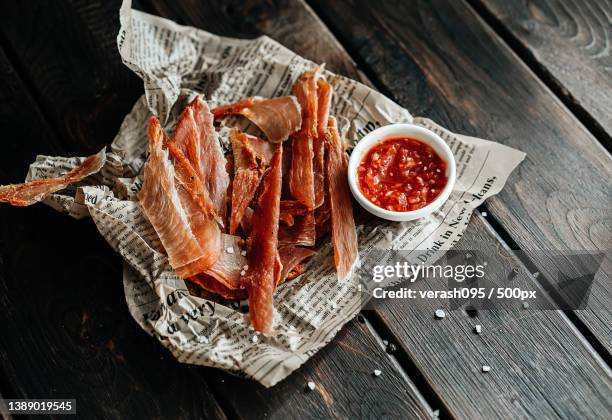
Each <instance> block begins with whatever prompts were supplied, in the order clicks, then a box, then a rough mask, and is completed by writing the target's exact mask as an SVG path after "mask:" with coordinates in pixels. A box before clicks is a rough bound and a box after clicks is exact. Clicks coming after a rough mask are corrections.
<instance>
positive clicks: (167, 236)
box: [138, 117, 220, 277]
mask: <svg viewBox="0 0 612 420" xmlns="http://www.w3.org/2000/svg"><path fill="white" fill-rule="evenodd" d="M149 137H150V143H149V158H148V160H147V163H146V165H145V168H144V176H143V185H142V188H141V190H140V192H139V193H138V199H139V200H140V205H141V206H142V208H143V211H144V213H145V215H146V216H147V218H148V219H149V221H150V222H151V224H152V225H153V227H154V228H155V231H156V232H157V235H158V236H159V238H160V241H161V243H162V244H163V246H164V249H165V250H166V253H167V254H168V259H169V261H170V265H171V266H172V267H173V268H174V269H175V270H177V273H178V274H179V275H180V276H182V277H188V276H189V275H193V274H196V273H197V271H195V272H193V271H192V270H191V269H190V264H195V265H197V264H198V261H199V260H200V259H201V258H208V259H209V261H210V265H212V263H213V262H214V261H216V259H217V258H218V256H219V252H220V244H219V243H217V244H214V240H213V246H212V247H211V250H212V252H211V253H210V255H207V254H206V253H205V252H204V251H203V250H202V247H201V243H202V240H198V238H197V237H196V235H195V233H201V230H204V229H200V228H201V226H200V224H199V223H200V219H196V220H195V224H194V225H192V220H190V216H193V214H190V213H197V208H196V206H195V205H192V204H194V203H195V202H194V200H191V199H190V197H189V195H188V194H187V193H186V192H185V190H184V187H183V186H179V188H177V185H176V183H175V169H174V167H173V166H172V163H171V162H170V160H169V158H168V153H167V152H166V150H164V149H163V144H164V138H165V133H164V131H163V129H162V127H161V125H160V124H159V121H158V120H157V118H155V117H153V118H151V120H150V123H149ZM179 170H180V168H179ZM179 189H180V190H181V191H182V192H179ZM185 204H187V209H185V208H183V206H184V205H185ZM210 225H211V226H215V227H216V228H217V232H218V226H217V224H216V223H215V222H214V221H213V223H211V224H210ZM215 245H216V246H215ZM215 253H216V255H215ZM181 268H182V271H181V273H179V270H181Z"/></svg>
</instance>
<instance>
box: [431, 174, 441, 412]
mask: <svg viewBox="0 0 612 420" xmlns="http://www.w3.org/2000/svg"><path fill="white" fill-rule="evenodd" d="M438 171H439V170H438ZM432 414H433V416H434V418H438V417H440V410H434V412H433V413H432Z"/></svg>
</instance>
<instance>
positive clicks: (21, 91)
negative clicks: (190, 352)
mask: <svg viewBox="0 0 612 420" xmlns="http://www.w3.org/2000/svg"><path fill="white" fill-rule="evenodd" d="M39 4H41V3H36V4H34V3H30V5H31V6H37V5H39ZM4 6H5V4H4V3H3V6H2V7H4ZM3 18H4V16H3ZM19 21H20V22H21V20H19ZM45 24H47V25H51V26H53V24H55V25H57V26H62V25H64V26H66V27H68V26H70V23H69V22H65V21H59V22H55V23H54V22H52V21H46V23H45ZM97 24H99V25H102V26H104V25H103V24H102V23H100V22H98V23H97ZM3 29H6V27H5V25H4V24H3ZM21 29H23V28H21ZM64 29H66V28H64ZM29 30H34V28H32V27H31V28H29ZM66 30H67V29H66ZM42 33H43V32H38V31H35V32H34V33H30V32H27V31H25V30H23V31H22V32H21V33H20V34H21V35H22V36H23V37H24V38H29V39H31V40H32V42H34V41H35V40H36V39H37V38H36V37H39V38H40V42H43V41H49V40H48V39H47V40H44V39H43V38H44V37H42V36H41V34H42ZM75 42H76V41H75ZM77 43H78V42H77ZM77 50H78V48H77ZM64 53H66V52H64ZM65 56H66V54H58V55H57V56H56V57H55V60H54V61H52V62H49V68H51V69H52V68H54V66H62V65H63V64H62V60H63V59H64V58H65ZM41 65H42V64H41ZM90 65H92V63H91V62H90ZM67 70H68V69H66V71H67ZM37 71H40V72H41V73H44V69H37ZM78 71H80V70H79V69H78V68H73V69H72V73H73V74H68V73H66V74H65V75H64V76H63V77H65V78H67V79H70V78H71V77H73V76H74V77H77V76H75V75H76V73H77V72H78ZM138 86H139V84H138V85H135V86H134V88H135V89H137V88H138ZM74 88H77V87H76V86H74ZM49 89H51V90H55V89H57V91H56V92H55V93H54V95H53V96H52V97H49V98H46V101H47V102H53V100H55V99H57V101H58V103H62V104H64V103H69V102H70V101H71V100H72V99H71V98H68V97H67V96H69V95H71V92H72V91H73V89H70V90H66V91H64V90H63V89H61V88H59V87H49ZM64 93H65V94H64ZM77 93H78V92H77ZM119 93H120V92H119ZM38 94H39V93H38V92H31V91H30V90H28V88H27V84H26V83H25V82H24V80H23V79H22V78H21V77H20V76H19V75H18V72H17V71H16V70H15V68H14V67H13V65H12V63H11V62H9V60H8V59H7V57H6V55H5V54H4V51H3V50H0V130H1V131H2V133H3V135H4V142H3V152H2V153H0V184H5V183H11V182H20V181H22V180H23V179H24V177H25V174H26V172H27V168H28V165H29V164H30V163H31V162H32V161H33V160H34V159H35V157H36V155H37V154H48V155H64V156H68V155H71V154H75V153H81V152H83V153H84V151H86V149H88V147H90V146H91V145H90V144H85V143H83V141H84V139H83V138H79V137H78V136H75V137H63V135H62V134H60V133H61V132H62V130H61V129H57V130H56V127H61V126H62V124H63V122H64V121H65V120H61V121H58V120H54V118H55V116H57V114H55V113H54V112H48V110H46V111H44V112H42V111H41V109H40V107H39V105H38V103H37V102H36V99H37V98H38ZM115 95H117V92H115ZM60 96H61V97H60ZM38 99H40V98H38ZM43 102H45V101H43ZM76 112H77V109H75V110H74V113H75V114H76ZM117 117H119V118H115V120H114V128H113V130H117V129H118V127H119V123H120V121H121V118H122V115H121V116H119V115H117ZM50 121H53V122H55V123H57V124H56V127H54V126H53V125H52V124H50ZM109 128H110V127H109ZM109 128H107V130H108V129H109ZM81 134H83V133H81ZM81 134H79V135H81ZM83 135H84V134H83ZM60 136H62V137H61V140H60ZM106 141H108V139H107V140H104V139H103V138H102V137H98V138H97V140H96V142H106ZM96 147H97V146H96ZM121 276H122V272H121V258H120V257H119V256H118V255H117V254H116V253H114V252H113V251H112V249H111V248H110V247H109V246H108V245H107V244H106V243H105V242H104V240H103V239H102V237H101V236H100V235H99V233H98V232H97V230H96V228H95V226H94V225H93V224H92V223H91V221H88V220H83V221H76V220H72V219H70V218H69V217H67V216H66V215H63V214H59V213H57V212H55V211H53V210H51V209H50V208H48V207H46V206H43V205H35V206H33V207H28V208H13V207H10V206H7V205H4V204H3V205H0V325H1V328H0V329H1V330H2V339H1V340H0V375H1V377H2V379H1V380H0V386H1V387H2V392H3V395H4V396H5V397H19V398H76V399H77V412H78V413H81V414H82V415H83V416H85V415H87V416H88V417H99V418H117V417H140V416H145V417H147V418H178V417H207V418H208V417H210V418H225V415H224V413H223V411H222V410H221V409H220V407H219V405H218V404H217V403H216V400H215V399H214V397H213V396H212V394H211V393H210V389H209V387H208V386H207V385H206V383H205V381H204V380H203V379H202V376H201V375H200V374H199V371H198V369H197V368H195V367H190V366H185V365H180V364H178V363H177V362H176V361H175V360H174V358H173V357H172V356H171V355H170V354H169V353H168V352H167V351H165V350H164V349H163V348H162V347H161V346H160V345H159V343H157V342H156V340H154V339H152V338H150V337H148V336H147V335H146V334H145V333H144V332H143V331H142V330H141V328H140V327H139V326H138V325H137V324H136V323H135V322H134V321H133V319H132V317H131V315H130V314H129V313H128V311H127V307H126V305H125V298H124V293H123V287H122V283H121ZM166 381H168V382H166ZM160 396H161V397H160Z"/></svg>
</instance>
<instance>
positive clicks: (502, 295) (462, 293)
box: [357, 248, 611, 311]
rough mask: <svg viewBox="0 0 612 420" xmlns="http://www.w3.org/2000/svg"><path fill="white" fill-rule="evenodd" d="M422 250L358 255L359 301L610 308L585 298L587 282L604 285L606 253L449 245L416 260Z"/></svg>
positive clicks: (428, 307)
mask: <svg viewBox="0 0 612 420" xmlns="http://www.w3.org/2000/svg"><path fill="white" fill-rule="evenodd" d="M423 252H425V251H423ZM423 252H421V251H418V250H412V251H397V250H394V251H389V250H372V251H369V252H368V254H367V255H365V256H363V257H362V259H363V261H362V264H361V268H360V269H359V271H358V273H357V275H358V276H359V279H360V284H361V290H362V299H363V305H364V306H366V305H368V304H373V303H375V302H376V301H380V300H384V299H394V300H402V301H405V302H406V303H408V304H410V305H412V306H413V307H414V308H416V309H419V308H422V309H425V310H428V311H429V310H431V308H432V307H434V306H435V307H437V308H447V309H450V310H453V309H460V308H473V309H520V310H524V309H540V310H547V309H564V310H565V309H570V310H573V309H585V308H587V307H588V308H589V309H590V310H610V302H602V301H601V299H592V300H589V297H590V294H591V291H592V290H593V285H597V287H603V288H604V289H601V290H605V288H607V287H608V286H609V283H610V279H609V278H608V277H607V275H606V273H605V270H600V266H601V265H602V263H606V264H609V263H610V262H611V260H610V253H603V252H598V253H588V252H559V251H508V250H505V249H498V248H491V249H477V250H451V251H448V252H446V253H445V254H444V255H443V256H442V257H441V258H439V259H437V260H436V261H435V263H431V262H427V263H426V262H425V261H422V260H423V259H422V258H421V261H420V260H419V256H420V255H423ZM536 263H537V265H538V266H541V267H544V268H543V269H542V271H543V272H540V271H538V270H537V269H536V268H535V267H536Z"/></svg>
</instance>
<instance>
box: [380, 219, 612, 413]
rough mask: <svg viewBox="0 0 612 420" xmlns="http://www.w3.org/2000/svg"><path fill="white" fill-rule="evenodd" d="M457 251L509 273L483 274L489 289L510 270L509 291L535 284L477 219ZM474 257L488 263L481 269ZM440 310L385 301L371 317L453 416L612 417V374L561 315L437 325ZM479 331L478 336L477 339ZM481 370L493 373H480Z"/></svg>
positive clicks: (498, 316) (429, 282) (454, 318)
mask: <svg viewBox="0 0 612 420" xmlns="http://www.w3.org/2000/svg"><path fill="white" fill-rule="evenodd" d="M456 249H457V250H458V251H461V250H464V251H466V252H467V251H469V252H470V253H472V255H474V257H473V258H474V259H475V261H474V262H473V263H474V264H477V263H479V264H482V263H483V262H485V261H486V262H487V263H488V265H487V267H490V268H493V267H504V268H507V270H508V271H507V272H504V271H503V270H498V269H493V270H491V269H487V270H486V273H487V282H491V283H493V284H500V285H501V284H504V285H508V284H509V282H508V279H507V275H508V273H510V272H511V271H512V270H513V268H515V269H516V270H517V273H518V274H517V276H520V280H519V278H518V277H517V278H516V279H515V280H514V282H513V283H511V284H512V285H513V286H512V287H517V286H519V284H517V283H516V282H517V281H521V282H523V281H524V282H525V283H524V284H523V283H520V285H521V286H522V287H523V290H527V287H526V284H527V282H534V281H535V280H534V279H533V277H530V276H529V273H528V272H527V271H526V270H525V267H523V266H522V265H521V263H520V261H518V260H517V259H516V258H515V257H514V255H513V254H512V253H511V252H509V251H508V250H507V249H504V247H502V246H500V240H499V238H497V237H496V236H495V233H494V232H493V231H492V230H490V228H489V227H488V225H486V224H485V222H484V219H483V218H482V217H481V216H479V217H474V218H473V220H472V221H471V223H470V229H468V231H467V232H466V234H465V235H464V237H463V238H462V239H461V241H460V242H459V243H458V245H457V247H456ZM492 250H495V252H492ZM479 256H486V257H488V258H487V259H486V260H480V261H478V260H476V259H477V258H479ZM439 282H440V280H439V279H419V280H417V282H416V283H414V284H413V286H414V288H415V289H418V290H437V289H439V288H440V283H439ZM443 287H444V286H443ZM442 302H446V300H443V301H442ZM442 302H436V301H434V300H420V301H418V303H415V302H413V301H406V300H401V299H388V300H385V301H381V302H377V303H379V305H376V313H377V314H378V316H379V317H380V318H381V320H382V322H383V323H384V324H385V325H386V326H388V328H389V332H390V335H391V337H392V338H390V339H391V340H396V341H398V342H400V343H402V344H403V347H404V349H405V351H406V352H407V355H408V357H409V358H410V359H411V360H412V361H413V362H414V364H415V365H416V367H417V368H418V369H419V370H420V371H421V372H422V373H423V375H424V376H425V378H426V380H427V381H428V382H429V383H430V384H431V386H432V388H433V389H434V390H435V391H436V393H438V395H440V397H441V399H442V401H443V402H444V404H445V405H446V407H447V409H448V411H449V412H450V413H451V414H452V415H453V416H456V417H457V418H606V417H608V416H609V415H610V413H612V401H611V399H610V395H612V373H611V372H610V369H609V367H608V366H607V365H606V364H605V363H604V362H603V361H602V360H601V359H600V358H599V357H598V356H597V355H595V354H594V352H593V351H592V349H591V347H590V346H589V345H588V344H587V343H586V342H585V341H584V339H583V338H582V337H581V336H580V335H579V334H576V331H575V329H574V327H573V326H572V325H571V324H570V323H569V321H568V320H567V318H566V317H565V316H564V314H563V313H562V312H560V311H552V310H545V311H542V310H537V309H535V310H531V309H523V308H522V307H521V306H519V309H507V310H501V309H496V310H478V311H477V312H476V313H477V316H476V317H474V318H472V317H470V316H468V314H467V313H466V312H465V310H462V309H457V310H451V311H447V315H446V318H444V319H442V320H437V319H435V318H434V312H435V311H436V309H438V308H439V307H440V305H441V304H442ZM405 320H410V322H405ZM476 324H480V325H481V326H482V333H481V334H476V333H475V332H474V326H475V325H476ZM484 365H487V366H490V367H491V370H490V371H489V372H486V373H485V372H483V371H482V367H483V366H484Z"/></svg>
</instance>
